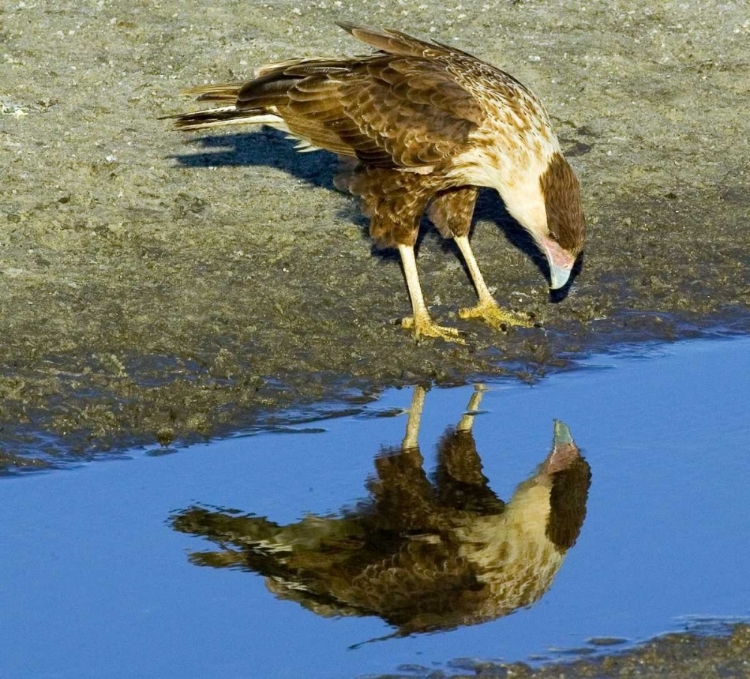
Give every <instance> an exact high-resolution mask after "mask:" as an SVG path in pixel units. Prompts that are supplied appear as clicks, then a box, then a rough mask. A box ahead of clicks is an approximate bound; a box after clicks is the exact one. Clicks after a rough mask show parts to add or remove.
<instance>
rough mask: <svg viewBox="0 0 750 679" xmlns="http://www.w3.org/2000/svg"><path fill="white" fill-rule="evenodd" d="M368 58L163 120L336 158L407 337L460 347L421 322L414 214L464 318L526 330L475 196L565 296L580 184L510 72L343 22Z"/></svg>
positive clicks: (534, 101) (274, 75)
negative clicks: (461, 294)
mask: <svg viewBox="0 0 750 679" xmlns="http://www.w3.org/2000/svg"><path fill="white" fill-rule="evenodd" d="M338 25H339V26H340V27H341V28H342V29H344V30H345V31H347V32H348V33H350V34H351V35H352V36H353V37H354V38H357V39H358V40H360V41H362V42H364V43H366V44H368V45H369V46H371V47H374V48H375V51H374V52H371V53H369V54H366V55H364V56H354V57H346V58H332V59H329V58H298V59H290V60H287V61H281V62H276V63H271V64H267V65H264V66H261V67H260V68H258V69H257V70H256V72H255V78H254V79H252V80H250V81H247V82H233V83H228V84H215V85H201V86H198V87H193V88H189V89H187V90H185V93H186V94H188V95H193V96H195V97H196V98H197V101H201V102H213V103H214V104H216V105H215V106H214V107H212V108H208V109H204V110H198V111H194V112H188V113H181V114H176V115H172V116H166V117H168V118H173V119H174V126H175V128H176V129H178V130H184V131H187V130H202V129H206V128H213V127H220V126H225V125H236V124H246V123H247V124H255V125H267V126H270V127H272V128H276V129H277V130H281V131H283V132H285V133H287V134H288V135H289V136H291V137H292V138H294V139H296V140H297V142H298V143H297V146H296V148H297V149H298V150H300V151H314V150H319V149H322V150H327V151H330V152H333V153H335V154H337V155H338V156H339V157H340V158H341V159H342V160H343V161H344V162H343V163H342V170H341V172H340V173H339V174H338V175H337V177H336V179H335V182H334V183H335V185H336V187H337V188H339V189H341V190H344V191H349V192H350V193H352V194H354V195H355V196H358V197H359V198H360V199H361V203H362V210H363V212H364V214H365V215H366V216H368V217H369V218H370V227H369V232H370V235H371V237H372V238H373V239H374V241H375V243H376V245H377V246H379V247H382V248H396V249H398V252H399V254H400V258H401V263H402V267H403V272H404V277H405V279H406V284H407V288H408V292H409V296H410V300H411V306H412V315H411V316H408V317H406V318H404V319H403V320H402V325H403V326H404V327H406V328H409V329H411V331H412V332H413V334H414V336H415V337H416V338H418V339H419V338H421V337H431V338H441V339H443V340H446V341H452V342H459V343H462V342H463V340H462V339H461V337H460V333H459V331H458V330H457V329H456V328H454V327H447V326H441V325H439V324H437V323H436V322H435V321H434V320H433V319H432V318H431V316H430V314H429V311H428V309H427V305H426V302H425V298H424V295H423V292H422V288H421V284H420V281H419V276H418V272H417V266H416V259H415V252H414V246H415V243H416V240H417V235H418V231H419V225H420V221H421V218H422V216H423V214H424V213H426V214H427V216H428V217H429V218H430V220H431V221H432V223H433V224H434V225H435V226H436V227H437V229H438V231H439V232H440V234H441V235H442V236H443V237H445V238H449V239H450V238H452V239H454V241H455V243H456V245H457V247H458V250H459V251H460V253H461V255H462V257H463V259H464V262H465V265H466V268H467V269H468V271H469V274H470V276H471V278H472V281H473V284H474V287H475V289H476V292H477V296H478V302H477V304H476V305H475V306H473V307H471V308H467V309H461V310H460V311H459V316H460V317H461V318H480V319H482V320H484V321H485V322H487V323H489V324H490V325H491V326H493V327H495V328H498V329H503V330H505V329H507V327H508V326H513V325H518V326H526V327H530V326H532V325H533V323H532V322H531V320H530V318H529V317H528V315H520V314H515V313H512V312H510V311H507V310H504V309H502V308H501V307H500V305H499V304H498V303H497V302H496V301H495V299H494V297H493V296H492V293H491V292H490V289H489V287H488V286H487V284H486V282H485V280H484V278H483V276H482V273H481V272H480V269H479V265H478V263H477V260H476V258H475V256H474V252H473V250H472V248H471V245H470V242H469V235H470V231H471V225H472V217H473V212H474V207H475V204H476V201H477V195H478V190H479V188H481V187H490V188H494V189H496V190H497V192H498V193H499V194H500V197H501V198H502V200H503V202H504V204H505V207H506V209H507V211H508V213H509V214H510V215H511V216H512V217H513V218H514V219H515V220H516V221H517V222H518V223H519V224H520V225H521V226H522V227H523V228H524V229H526V230H527V231H528V233H529V234H530V235H531V236H532V238H533V241H534V242H535V243H536V245H537V247H538V248H539V250H540V251H541V252H542V253H543V255H544V256H545V257H546V260H547V262H548V264H549V271H550V288H551V289H552V290H555V289H558V288H562V287H564V286H565V285H566V284H567V282H568V280H569V277H570V274H571V271H572V270H573V267H574V265H575V263H576V261H577V259H578V257H579V255H580V253H581V252H582V251H583V246H584V239H585V218H584V214H583V208H582V204H581V194H580V185H579V181H578V178H577V177H576V174H575V172H574V171H573V169H572V168H571V166H570V164H569V163H568V162H567V160H566V159H565V158H564V157H563V154H562V150H561V147H560V143H559V141H558V139H557V137H556V136H555V133H554V132H553V130H552V125H551V122H550V117H549V115H548V113H547V111H546V110H545V108H544V106H543V104H542V102H541V101H540V100H539V98H538V97H537V96H536V95H535V94H534V93H533V92H532V91H531V90H530V89H529V88H528V87H526V86H525V85H523V84H522V83H521V82H519V81H518V80H517V79H515V78H514V77H513V76H511V75H509V74H508V73H506V72H504V71H502V70H500V69H498V68H496V67H494V66H492V65H490V64H488V63H486V62H484V61H482V60H480V59H478V58H477V57H475V56H472V55H471V54H469V53H467V52H464V51H462V50H460V49H458V48H456V47H453V46H449V45H446V44H443V43H441V42H438V41H435V40H432V41H430V42H425V41H423V40H420V39H417V38H414V37H412V36H410V35H408V34H406V33H403V32H401V31H397V30H392V29H377V28H370V27H366V26H359V25H356V24H353V23H346V22H340V23H339V24H338Z"/></svg>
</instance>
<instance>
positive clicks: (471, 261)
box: [455, 236, 534, 329]
mask: <svg viewBox="0 0 750 679" xmlns="http://www.w3.org/2000/svg"><path fill="white" fill-rule="evenodd" d="M455 241H456V245H458V249H459V250H461V254H462V255H463V257H464V261H465V262H466V266H467V267H469V273H470V274H471V279H472V281H474V287H475V288H476V290H477V295H478V296H479V302H477V305H476V306H474V307H471V308H470V309H461V310H460V311H459V316H461V318H481V319H483V320H484V321H485V322H486V323H488V324H489V325H491V326H492V327H493V328H498V329H503V328H504V327H507V326H509V325H520V326H522V327H524V328H531V327H532V326H533V325H534V324H533V323H532V322H531V321H530V320H529V319H528V318H524V317H523V316H520V315H517V314H514V313H511V312H510V311H504V310H503V309H501V308H500V306H499V305H498V303H497V302H496V301H495V299H494V298H493V297H492V293H490V291H489V288H488V287H487V284H486V283H485V282H484V278H482V273H481V272H480V271H479V265H478V264H477V260H476V259H475V258H474V252H473V251H472V249H471V245H469V237H468V236H456V237H455Z"/></svg>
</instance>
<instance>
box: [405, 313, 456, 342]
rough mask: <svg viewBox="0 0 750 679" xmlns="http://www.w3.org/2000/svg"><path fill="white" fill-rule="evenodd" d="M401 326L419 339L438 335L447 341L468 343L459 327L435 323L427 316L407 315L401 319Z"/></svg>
mask: <svg viewBox="0 0 750 679" xmlns="http://www.w3.org/2000/svg"><path fill="white" fill-rule="evenodd" d="M401 327H402V328H406V329H407V330H412V331H413V332H414V337H415V338H416V339H419V338H420V337H437V338H439V339H442V340H445V341H446V342H456V343H457V344H466V342H464V341H463V340H462V339H461V337H460V336H459V331H458V329H457V328H447V327H445V326H444V325H438V324H437V323H434V322H433V321H432V319H431V318H430V317H429V316H427V317H426V318H425V317H417V318H416V320H415V318H414V316H407V317H406V318H402V319H401Z"/></svg>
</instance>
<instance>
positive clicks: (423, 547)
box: [171, 385, 591, 636]
mask: <svg viewBox="0 0 750 679" xmlns="http://www.w3.org/2000/svg"><path fill="white" fill-rule="evenodd" d="M478 386H479V385H478ZM481 398H482V391H481V387H480V388H479V389H478V390H477V391H475V393H474V394H473V395H472V397H471V401H470V403H469V407H468V409H467V412H466V414H464V416H463V417H462V418H461V420H460V421H459V422H458V424H457V425H456V426H452V427H448V428H447V429H446V431H445V433H444V434H443V436H442V437H441V438H440V439H439V440H438V443H437V467H436V469H435V471H434V473H433V474H430V475H428V474H427V473H426V472H425V470H424V459H423V457H422V455H421V452H420V448H419V446H418V443H417V441H418V436H419V426H420V418H421V414H422V408H423V404H424V400H425V390H424V388H422V387H419V386H417V387H415V388H414V395H413V399H412V406H411V408H410V409H409V418H408V423H407V427H406V436H405V437H404V439H403V441H402V443H401V445H400V446H393V447H389V448H385V449H382V450H381V451H380V453H379V454H378V455H377V456H376V458H375V469H376V475H375V476H373V477H370V478H369V479H368V481H367V488H368V491H369V496H368V498H367V499H363V500H361V501H359V502H358V503H356V504H355V505H354V506H353V507H352V506H350V507H346V508H344V509H342V510H341V511H340V513H338V514H327V515H325V516H318V515H315V514H308V515H306V516H305V517H304V518H303V519H302V520H301V521H298V522H294V523H290V524H286V525H284V524H279V523H276V522H274V521H272V520H270V519H268V518H266V517H263V516H258V515H256V514H252V513H250V514H244V513H240V512H239V511H238V510H228V511H221V510H219V511H217V510H215V509H213V508H208V507H203V506H198V505H194V506H192V507H188V508H187V509H184V510H181V511H179V512H177V513H175V514H174V515H173V516H172V518H171V524H172V527H173V528H174V529H175V530H177V531H179V532H182V533H187V534H191V535H195V536H200V537H203V538H207V539H208V540H210V541H211V542H213V543H214V544H215V545H216V546H217V547H218V550H216V551H198V552H193V553H191V555H190V557H189V558H190V561H191V562H192V563H194V564H195V565H199V566H205V567H213V568H236V569H241V570H244V571H247V572H251V573H257V574H259V575H262V576H263V577H264V578H265V583H266V587H267V588H268V589H269V590H270V592H271V593H272V594H273V595H274V596H276V597H277V598H279V599H283V600H290V601H295V602H296V603H297V604H299V605H300V606H302V607H304V608H306V609H308V610H311V611H313V612H314V613H316V614H318V615H321V616H324V617H331V616H340V615H346V616H371V615H374V616H378V617H380V618H381V619H383V620H384V621H385V622H386V623H388V624H389V625H391V626H393V627H395V628H396V631H395V633H394V635H395V636H408V635H411V634H420V633H429V632H436V631H439V630H448V629H454V628H456V627H461V626H464V625H474V624H479V623H482V622H487V621H489V620H494V619H496V618H499V617H502V616H505V615H509V614H510V613H512V612H513V611H515V610H517V609H518V608H522V607H526V606H530V605H532V604H533V603H534V602H536V601H537V600H538V599H540V598H541V597H542V596H543V595H544V593H545V592H546V591H547V590H548V589H549V587H550V586H551V585H552V582H553V581H554V579H555V576H556V575H557V573H558V571H559V569H560V568H561V566H562V564H563V562H564V560H565V556H566V554H567V552H568V550H569V549H571V548H572V547H573V546H574V545H575V543H576V541H577V539H578V537H579V534H580V531H581V528H582V526H583V523H584V520H585V517H586V502H587V498H588V491H589V487H590V483H591V469H590V467H589V465H588V463H587V462H586V460H585V459H584V458H583V457H582V456H581V454H580V451H579V449H578V447H577V446H576V444H575V442H574V441H573V438H572V436H571V433H570V430H569V429H568V427H567V426H566V425H565V424H563V423H562V422H560V421H556V422H555V423H554V434H553V442H552V451H551V452H550V453H549V455H547V457H546V458H545V459H544V460H543V461H542V463H541V464H540V465H539V466H538V467H537V469H536V470H535V471H534V472H533V473H532V474H531V476H530V477H529V478H528V479H526V480H525V481H523V482H522V483H521V484H520V485H519V486H518V487H517V488H516V490H515V492H514V493H513V496H512V497H511V498H510V500H509V501H508V502H507V503H506V502H505V501H503V500H502V499H501V498H499V497H498V496H497V495H496V494H495V493H494V491H493V490H492V489H491V488H490V486H489V481H488V479H487V477H486V476H485V475H484V473H483V470H482V460H481V458H480V455H479V453H478V451H477V446H476V442H475V439H474V435H473V425H474V416H475V414H476V412H477V411H478V410H479V404H480V401H481Z"/></svg>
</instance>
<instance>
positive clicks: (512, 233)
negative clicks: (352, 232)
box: [171, 127, 583, 302]
mask: <svg viewBox="0 0 750 679" xmlns="http://www.w3.org/2000/svg"><path fill="white" fill-rule="evenodd" d="M295 144H296V141H295V140H294V139H291V138H289V137H287V136H286V135H285V134H284V133H283V132H279V131H278V130H275V129H273V128H269V127H263V128H261V129H259V130H256V131H254V132H242V133H232V134H212V135H207V136H203V137H198V138H197V139H192V140H190V141H189V142H188V145H189V146H191V147H196V146H197V147H198V148H199V149H200V152H198V153H196V152H190V153H183V154H177V155H173V156H171V157H172V158H173V159H174V160H175V161H177V162H178V163H179V164H180V165H181V166H182V167H187V168H206V167H271V168H275V169H278V170H284V171H285V172H288V173H289V174H291V175H292V176H293V177H296V178H297V179H300V180H302V181H304V182H306V183H308V184H310V185H311V186H316V187H321V188H325V189H329V190H332V191H336V190H337V189H336V187H335V186H334V183H333V178H334V176H335V174H336V172H337V170H338V159H337V157H336V155H335V154H333V153H329V152H328V151H316V152H314V153H299V152H297V151H296V150H295V148H294V147H295ZM340 216H341V217H342V218H345V219H348V220H350V221H351V222H353V223H355V224H357V225H358V226H359V227H360V228H361V230H362V234H363V238H367V239H369V224H370V220H369V219H368V218H367V217H365V216H364V215H363V214H362V213H361V211H360V210H359V209H358V205H357V203H356V202H352V203H351V204H350V205H347V207H345V208H344V209H342V211H341V215H340ZM477 221H491V222H495V224H497V226H498V228H499V229H500V230H501V231H502V232H503V234H504V235H505V237H506V239H507V240H508V242H509V243H510V244H511V245H512V246H513V247H515V248H518V249H519V250H520V251H521V252H523V253H524V254H525V255H526V256H527V257H529V258H530V259H531V260H532V261H533V262H534V264H535V265H536V267H537V268H538V269H539V271H540V273H541V274H542V276H544V277H545V278H546V279H547V280H549V278H550V273H549V266H548V264H547V260H546V258H545V257H544V255H543V254H542V253H541V252H540V251H539V248H538V247H537V246H536V244H535V242H534V239H533V238H532V237H531V236H530V235H529V233H528V231H526V230H525V229H524V228H523V227H522V226H521V225H520V224H519V223H518V222H517V221H516V220H515V219H513V217H511V216H510V214H508V211H507V210H506V209H505V205H504V203H503V201H502V199H501V198H500V197H499V195H498V194H497V192H495V191H493V190H489V189H484V190H482V191H480V192H479V198H478V200H477V205H476V208H475V210H474V218H473V220H472V228H473V227H474V226H475V225H476V222H477ZM431 228H432V224H431V223H430V220H429V219H428V218H427V217H426V216H425V217H424V218H423V219H422V222H421V225H420V229H419V236H418V238H417V243H416V249H417V251H418V250H419V247H420V245H421V243H422V241H423V240H424V238H425V236H426V235H427V234H428V233H429V232H430V230H431ZM441 247H442V248H443V250H445V251H449V252H451V253H453V254H454V255H455V256H456V257H458V259H459V261H460V262H462V264H463V267H464V269H465V272H466V274H467V276H468V275H469V272H468V269H467V267H466V264H465V263H464V262H463V258H462V257H461V256H460V253H459V251H458V248H457V247H456V244H455V242H454V241H453V240H452V239H443V240H442V242H441ZM371 251H372V254H373V255H375V256H376V257H378V258H380V259H382V260H398V259H399V257H398V253H397V252H396V250H394V249H393V248H378V247H377V246H376V245H374V244H373V245H372V246H371ZM582 265H583V258H582V257H580V258H579V261H578V262H577V263H576V266H575V268H574V269H573V272H572V274H571V276H570V280H569V281H568V283H567V284H566V285H565V287H563V288H561V289H560V290H555V291H552V292H551V294H550V301H552V302H560V301H562V300H564V299H565V297H567V294H568V290H569V289H570V286H571V284H572V283H573V281H574V280H575V278H576V277H577V276H578V274H579V273H580V270H581V268H582Z"/></svg>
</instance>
